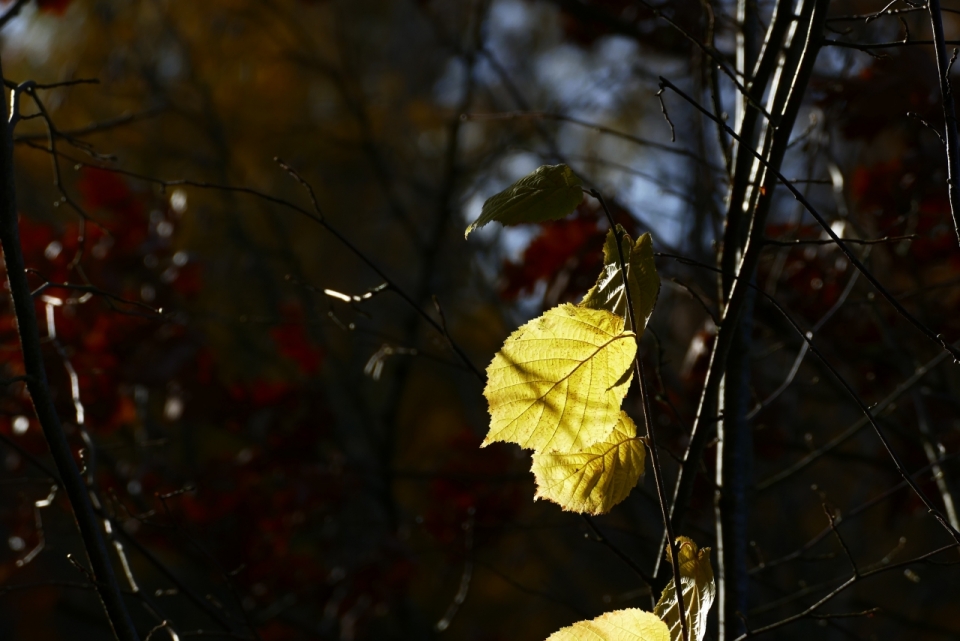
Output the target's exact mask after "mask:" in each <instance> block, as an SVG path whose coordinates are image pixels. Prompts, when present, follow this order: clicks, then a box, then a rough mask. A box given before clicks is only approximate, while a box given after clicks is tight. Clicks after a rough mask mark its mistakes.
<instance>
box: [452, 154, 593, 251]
mask: <svg viewBox="0 0 960 641" xmlns="http://www.w3.org/2000/svg"><path fill="white" fill-rule="evenodd" d="M582 184H583V183H582V182H581V181H580V178H578V177H577V175H576V174H574V173H573V170H571V169H570V168H569V167H567V166H566V165H544V166H542V167H540V168H539V169H537V170H536V171H534V172H533V173H532V174H527V175H526V176H524V177H523V178H521V179H520V180H518V181H517V182H515V183H513V184H512V185H510V186H509V187H507V188H506V189H504V190H503V191H501V192H500V193H499V194H497V195H495V196H491V197H490V198H488V199H487V201H486V202H485V203H483V209H481V210H480V217H479V218H477V220H476V221H474V223H473V224H472V225H470V226H469V227H467V231H466V233H465V234H464V235H463V236H464V238H466V237H467V236H469V235H470V232H472V231H473V230H474V229H479V228H481V227H483V226H484V225H486V224H487V223H489V222H491V221H494V220H495V221H497V222H498V223H500V224H502V225H517V224H520V223H540V222H544V221H547V220H558V219H560V218H563V217H564V216H568V215H569V214H572V213H573V210H574V209H576V208H577V205H579V204H580V201H581V200H583V188H582V187H581V185H582Z"/></svg>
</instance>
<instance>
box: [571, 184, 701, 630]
mask: <svg viewBox="0 0 960 641" xmlns="http://www.w3.org/2000/svg"><path fill="white" fill-rule="evenodd" d="M589 193H590V195H591V196H593V197H594V198H596V199H597V201H599V203H600V206H601V207H603V213H604V214H606V216H607V221H609V223H610V229H611V231H612V232H613V234H614V240H616V245H617V261H618V262H619V264H620V278H621V280H622V281H623V291H624V295H625V296H626V298H627V316H628V318H629V319H630V325H631V327H633V330H634V332H636V331H637V328H639V327H640V325H638V324H637V317H636V312H635V311H634V307H633V295H632V294H631V293H630V281H629V278H628V275H627V263H626V261H625V260H624V258H623V247H622V243H623V228H622V227H620V226H619V225H617V223H616V221H615V220H614V218H613V214H611V213H610V209H609V208H608V207H607V203H606V201H605V200H604V199H603V196H601V195H600V192H599V191H597V190H596V189H591V190H590V192H589ZM634 340H635V341H636V344H637V351H636V354H635V355H634V359H633V362H634V367H635V369H636V374H637V383H638V384H639V385H640V399H641V401H642V403H643V422H644V426H645V427H646V431H647V439H648V441H649V445H650V459H651V462H652V467H653V479H654V482H655V483H656V486H657V498H658V499H659V502H660V514H661V517H662V518H663V527H664V530H665V532H666V535H667V549H668V550H669V552H670V558H671V560H672V561H673V562H672V563H671V566H672V571H673V585H674V587H675V588H676V592H677V611H678V614H679V616H680V631H681V636H682V639H683V641H688V640H689V639H690V631H689V630H688V629H687V627H688V626H687V617H686V610H685V609H684V603H683V583H682V582H681V577H680V561H679V558H678V550H677V548H678V545H677V538H676V536H675V535H674V529H673V524H672V523H671V522H670V509H669V507H668V506H667V495H666V492H665V490H664V487H663V468H662V467H661V466H660V452H659V449H660V448H659V447H658V446H657V434H656V431H655V430H654V427H653V416H652V408H651V407H650V392H649V390H648V389H647V379H646V376H644V372H643V361H642V359H641V358H640V336H639V334H637V335H635V338H634ZM657 556H659V552H658V555H657Z"/></svg>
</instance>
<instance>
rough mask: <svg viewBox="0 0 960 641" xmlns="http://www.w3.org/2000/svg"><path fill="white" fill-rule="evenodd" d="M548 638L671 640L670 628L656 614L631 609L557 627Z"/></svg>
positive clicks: (549, 640)
mask: <svg viewBox="0 0 960 641" xmlns="http://www.w3.org/2000/svg"><path fill="white" fill-rule="evenodd" d="M547 641H670V631H669V630H668V629H667V626H666V625H665V624H664V623H663V621H661V620H660V619H658V618H657V617H656V615H654V614H652V613H650V612H645V611H643V610H640V609H639V608H629V609H626V610H616V611H614V612H607V613H606V614H602V615H600V616H598V617H597V618H596V619H593V620H591V621H578V622H577V623H574V624H573V625H571V626H567V627H566V628H562V629H560V630H557V631H556V632H554V633H553V634H551V635H550V637H549V638H547Z"/></svg>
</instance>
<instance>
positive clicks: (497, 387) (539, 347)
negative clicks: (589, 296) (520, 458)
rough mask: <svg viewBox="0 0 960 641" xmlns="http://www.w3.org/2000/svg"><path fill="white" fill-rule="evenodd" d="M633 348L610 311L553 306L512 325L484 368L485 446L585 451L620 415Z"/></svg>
mask: <svg viewBox="0 0 960 641" xmlns="http://www.w3.org/2000/svg"><path fill="white" fill-rule="evenodd" d="M636 351H637V344H636V340H635V335H634V333H633V332H625V331H624V329H623V319H622V318H621V317H619V316H617V315H615V314H611V313H610V312H607V311H604V310H598V309H584V308H582V307H577V306H576V305H569V304H567V305H560V306H559V307H554V308H553V309H551V310H550V311H548V312H547V313H545V314H544V315H543V316H540V317H539V318H535V319H533V320H532V321H530V322H529V323H527V324H526V325H524V326H522V327H520V329H518V330H517V331H515V332H514V333H513V334H512V335H511V336H510V338H508V339H507V340H506V342H505V343H504V344H503V349H501V350H500V351H499V352H497V355H496V356H495V357H494V358H493V362H492V363H490V367H488V368H487V387H486V389H484V391H483V394H484V396H486V397H487V401H488V402H489V404H490V432H489V433H488V434H487V438H486V440H485V441H484V442H483V445H489V444H490V443H493V442H494V441H508V442H510V443H517V444H518V445H520V446H521V447H527V448H531V449H534V450H537V451H551V450H557V451H561V452H570V451H577V450H582V449H584V448H586V447H589V446H591V445H593V444H594V443H597V442H598V441H600V440H602V439H603V438H605V437H606V436H607V435H608V434H610V432H611V431H612V430H613V427H614V425H616V423H617V419H618V418H619V416H620V404H621V402H622V401H623V397H624V396H625V395H626V393H627V387H628V386H629V384H630V378H631V377H632V370H631V366H632V365H633V357H634V354H636Z"/></svg>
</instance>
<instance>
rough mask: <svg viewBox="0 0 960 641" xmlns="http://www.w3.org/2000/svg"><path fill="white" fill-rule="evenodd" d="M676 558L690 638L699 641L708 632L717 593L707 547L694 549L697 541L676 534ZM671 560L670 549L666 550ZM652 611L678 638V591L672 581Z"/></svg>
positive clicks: (676, 638) (673, 635)
mask: <svg viewBox="0 0 960 641" xmlns="http://www.w3.org/2000/svg"><path fill="white" fill-rule="evenodd" d="M677 544H678V545H679V546H680V547H679V549H678V550H677V560H678V561H679V562H680V582H681V584H682V585H683V608H684V612H685V614H686V619H687V629H688V630H689V631H690V641H700V640H701V639H703V637H704V635H706V633H707V614H708V613H709V612H710V606H712V605H713V599H714V598H715V597H716V595H717V586H716V585H715V584H714V582H713V566H712V565H710V548H703V549H702V550H699V549H697V544H696V543H694V542H693V541H692V540H691V539H688V538H687V537H685V536H680V537H677ZM667 560H670V550H667ZM653 613H654V614H656V615H657V616H659V617H660V618H661V619H663V621H664V623H666V624H667V626H669V628H670V638H671V640H672V641H680V639H681V638H682V637H681V630H680V609H679V605H678V603H677V590H676V586H675V584H674V582H673V579H670V582H669V583H667V587H666V588H664V590H663V594H661V595H660V600H659V601H658V602H657V606H656V607H655V608H654V609H653Z"/></svg>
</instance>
